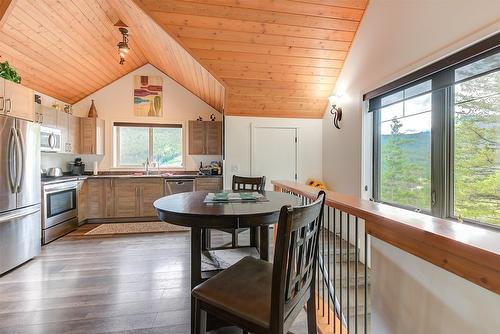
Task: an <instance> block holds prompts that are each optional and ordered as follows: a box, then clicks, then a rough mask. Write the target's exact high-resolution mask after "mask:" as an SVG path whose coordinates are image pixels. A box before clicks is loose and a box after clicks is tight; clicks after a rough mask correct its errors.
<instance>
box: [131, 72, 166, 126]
mask: <svg viewBox="0 0 500 334" xmlns="http://www.w3.org/2000/svg"><path fill="white" fill-rule="evenodd" d="M134 115H135V116H150V117H161V116H163V79H162V78H161V77H155V76H145V75H137V76H135V77H134Z"/></svg>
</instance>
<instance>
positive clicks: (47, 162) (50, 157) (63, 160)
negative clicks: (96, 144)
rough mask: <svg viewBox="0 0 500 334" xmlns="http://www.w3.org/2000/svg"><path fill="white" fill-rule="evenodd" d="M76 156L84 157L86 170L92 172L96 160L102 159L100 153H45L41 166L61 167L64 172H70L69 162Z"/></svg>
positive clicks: (46, 167) (43, 167)
mask: <svg viewBox="0 0 500 334" xmlns="http://www.w3.org/2000/svg"><path fill="white" fill-rule="evenodd" d="M75 158H82V162H83V163H84V164H85V171H88V172H91V171H92V170H93V166H94V161H98V162H99V161H101V160H102V156H98V155H91V154H89V155H85V154H61V153H43V152H42V161H41V168H42V169H45V170H46V169H48V168H50V167H60V168H62V170H63V171H64V172H69V168H68V163H70V162H73V161H75Z"/></svg>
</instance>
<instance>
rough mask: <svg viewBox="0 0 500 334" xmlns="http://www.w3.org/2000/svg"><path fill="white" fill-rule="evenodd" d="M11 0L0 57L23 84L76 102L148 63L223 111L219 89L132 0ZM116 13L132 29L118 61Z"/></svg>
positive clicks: (0, 34) (2, 28)
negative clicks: (122, 59) (125, 50)
mask: <svg viewBox="0 0 500 334" xmlns="http://www.w3.org/2000/svg"><path fill="white" fill-rule="evenodd" d="M9 2H10V6H9V7H8V9H7V12H6V13H5V16H4V18H3V19H2V21H1V23H0V24H1V26H0V61H5V60H7V61H9V63H10V64H11V65H12V66H13V67H14V68H16V69H17V70H18V72H20V74H21V76H22V83H23V84H24V85H26V86H28V87H31V88H33V89H35V90H37V91H39V92H41V93H44V94H47V95H50V96H52V97H54V98H57V99H60V100H62V101H65V102H67V103H75V102H77V101H79V100H81V99H82V98H84V97H86V96H88V95H90V94H91V93H93V92H94V91H96V90H98V89H100V88H102V87H104V86H106V85H108V84H110V83H111V82H113V81H114V80H116V79H119V78H120V77H122V76H123V75H125V74H127V73H129V72H131V71H132V70H134V69H136V68H138V67H140V66H142V65H144V64H147V63H151V64H152V65H154V66H155V67H157V68H158V69H159V70H161V71H163V72H164V73H165V74H167V75H168V76H170V77H171V78H172V79H174V80H176V81H177V82H178V83H180V84H181V85H183V86H184V87H185V88H187V89H188V90H190V91H191V92H192V93H194V94H196V95H197V96H199V97H200V98H201V99H202V100H204V101H205V102H207V103H208V104H209V105H211V106H212V107H214V108H215V109H217V110H222V107H223V102H224V87H223V86H222V85H221V84H220V83H219V82H218V81H217V80H215V78H214V77H213V76H212V75H211V74H210V73H209V72H208V71H207V70H206V69H205V68H204V67H202V66H201V65H200V64H199V63H198V62H197V61H196V60H195V59H194V58H193V57H191V55H189V53H188V52H187V51H186V50H185V49H184V48H182V47H181V46H180V45H179V44H178V43H177V42H176V41H175V39H173V38H172V37H170V36H169V35H168V33H166V32H165V31H164V30H163V29H162V28H161V27H160V26H159V25H158V24H156V23H155V22H154V21H153V20H152V19H151V18H150V17H148V16H147V15H146V14H145V13H144V12H143V11H142V10H141V9H140V8H139V7H138V6H137V5H136V4H135V3H134V2H133V1H132V0H12V1H9ZM5 3H6V2H3V3H2V6H0V11H1V9H2V7H3V5H4V4H5ZM119 19H120V20H122V21H123V22H125V23H126V24H127V25H128V26H129V31H130V39H129V41H130V49H131V51H130V52H129V54H128V55H127V58H126V62H125V64H124V65H120V64H119V63H118V59H119V56H118V49H117V47H116V44H117V43H118V41H120V40H121V34H120V32H119V31H118V28H117V27H115V26H114V24H115V23H116V22H117V21H118V20H119Z"/></svg>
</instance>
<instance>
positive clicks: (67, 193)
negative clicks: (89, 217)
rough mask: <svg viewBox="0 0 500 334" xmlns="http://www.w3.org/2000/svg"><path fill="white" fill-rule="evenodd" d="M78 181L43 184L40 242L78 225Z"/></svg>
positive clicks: (60, 234)
mask: <svg viewBox="0 0 500 334" xmlns="http://www.w3.org/2000/svg"><path fill="white" fill-rule="evenodd" d="M77 188H78V181H70V182H61V183H55V184H45V185H43V190H42V191H43V193H42V202H43V205H42V242H43V243H44V244H46V243H48V242H50V241H52V240H55V239H57V238H58V237H60V236H62V235H64V234H66V233H68V232H70V231H72V230H73V229H75V228H76V227H77V226H78V201H77V197H76V195H77Z"/></svg>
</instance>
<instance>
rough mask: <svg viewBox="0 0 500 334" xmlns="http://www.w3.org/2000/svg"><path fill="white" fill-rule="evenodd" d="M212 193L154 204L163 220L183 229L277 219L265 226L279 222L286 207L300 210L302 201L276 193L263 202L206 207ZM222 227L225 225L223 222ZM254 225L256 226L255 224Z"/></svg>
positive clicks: (173, 197)
mask: <svg viewBox="0 0 500 334" xmlns="http://www.w3.org/2000/svg"><path fill="white" fill-rule="evenodd" d="M208 193H209V192H207V191H194V192H185V193H179V194H174V195H170V196H165V197H162V198H160V199H158V200H156V201H155V202H154V203H153V206H154V207H155V208H156V210H157V211H158V214H159V216H160V218H161V219H162V220H164V221H168V222H169V223H172V224H177V225H183V226H190V227H193V226H205V225H204V224H203V222H204V221H205V222H206V226H207V227H208V226H213V224H216V221H221V220H234V219H235V218H238V219H243V220H245V219H247V220H248V219H252V218H259V217H260V218H262V217H266V216H271V215H273V216H275V217H273V218H272V219H271V220H269V219H268V220H263V221H262V223H263V224H270V223H273V222H274V223H276V222H277V216H278V215H279V212H280V210H281V208H282V207H283V206H285V205H292V206H298V205H301V204H302V201H301V199H300V198H298V197H297V196H294V195H291V194H287V193H282V192H275V191H262V192H261V193H262V194H263V195H264V197H266V198H267V199H268V201H263V202H259V201H257V202H253V201H252V202H225V203H204V200H205V197H206V196H207V194H208ZM221 223H222V222H221ZM252 225H253V224H252Z"/></svg>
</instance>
